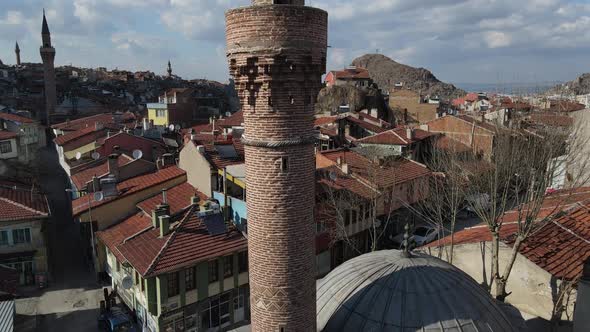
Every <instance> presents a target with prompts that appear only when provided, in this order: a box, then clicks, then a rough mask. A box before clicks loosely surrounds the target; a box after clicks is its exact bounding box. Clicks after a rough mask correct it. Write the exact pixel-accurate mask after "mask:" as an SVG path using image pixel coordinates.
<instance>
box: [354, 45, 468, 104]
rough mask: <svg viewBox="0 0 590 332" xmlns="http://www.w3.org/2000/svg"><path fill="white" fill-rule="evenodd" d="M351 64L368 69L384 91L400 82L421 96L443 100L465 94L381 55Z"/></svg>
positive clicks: (452, 86) (422, 69)
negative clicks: (433, 96) (430, 96)
mask: <svg viewBox="0 0 590 332" xmlns="http://www.w3.org/2000/svg"><path fill="white" fill-rule="evenodd" d="M352 64H353V65H355V66H359V67H363V68H366V69H368V70H369V75H371V79H372V80H373V81H374V82H375V83H377V85H378V86H379V88H381V89H382V90H384V91H391V90H392V89H393V88H394V86H395V84H396V83H398V82H402V83H404V88H409V89H410V90H413V91H416V92H418V93H421V94H423V95H427V94H429V95H438V96H440V97H441V98H442V99H445V100H449V99H453V98H456V97H460V96H464V95H465V94H466V92H465V91H463V90H461V89H458V88H456V87H455V86H454V85H452V84H448V83H444V82H441V81H440V80H438V79H437V78H436V76H434V75H433V74H432V73H431V72H430V71H429V70H427V69H424V68H414V67H411V66H407V65H404V64H401V63H397V62H395V61H393V60H392V59H390V58H388V57H386V56H384V55H381V54H366V55H363V56H361V57H359V58H356V59H354V61H353V62H352Z"/></svg>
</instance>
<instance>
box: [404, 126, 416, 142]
mask: <svg viewBox="0 0 590 332" xmlns="http://www.w3.org/2000/svg"><path fill="white" fill-rule="evenodd" d="M406 138H407V139H409V140H410V141H413V140H414V129H412V128H408V129H406Z"/></svg>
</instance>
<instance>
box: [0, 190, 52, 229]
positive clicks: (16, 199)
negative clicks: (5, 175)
mask: <svg viewBox="0 0 590 332" xmlns="http://www.w3.org/2000/svg"><path fill="white" fill-rule="evenodd" d="M49 213H50V210H49V203H48V202H47V197H45V195H43V194H41V193H39V192H37V191H34V190H33V191H31V189H28V188H23V187H19V186H12V185H10V184H8V183H4V182H0V221H14V220H25V219H35V218H45V217H48V216H49Z"/></svg>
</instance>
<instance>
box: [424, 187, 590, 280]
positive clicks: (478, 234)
mask: <svg viewBox="0 0 590 332" xmlns="http://www.w3.org/2000/svg"><path fill="white" fill-rule="evenodd" d="M561 211H565V214H561ZM516 213H517V212H516V211H510V212H508V213H507V214H506V216H505V218H504V224H503V226H502V228H501V231H500V238H501V241H502V242H504V243H506V244H508V245H512V244H513V243H514V239H515V234H516V232H517V231H518V222H517V221H516V220H518V217H517V216H516V215H515V214H516ZM551 215H552V216H554V217H552V218H547V217H549V216H551ZM537 217H538V219H539V220H542V219H545V218H547V219H545V221H543V222H542V223H540V228H539V229H537V230H535V231H534V232H532V233H531V235H530V236H529V237H528V238H527V239H526V241H525V242H524V243H523V244H522V246H521V248H520V249H519V253H520V254H521V255H523V256H524V257H526V258H527V259H529V260H530V261H531V262H533V263H535V264H536V265H537V266H539V267H540V268H542V269H543V270H545V271H547V272H549V273H550V274H551V275H553V276H555V277H557V278H565V279H567V280H575V279H576V278H577V277H579V276H580V275H581V274H582V267H583V264H584V261H585V260H586V259H587V258H588V257H590V188H578V189H575V190H569V191H560V192H557V193H554V194H551V195H548V196H547V198H546V200H545V201H544V202H543V208H542V209H541V211H540V213H539V215H538V216H537ZM491 240H492V237H491V233H490V231H489V229H488V227H487V225H485V224H480V225H477V226H475V227H471V228H466V229H464V230H462V231H459V232H457V233H455V235H454V244H455V245H460V244H468V243H479V242H489V241H491ZM450 243H451V238H450V236H448V237H445V238H443V239H440V240H439V241H435V242H433V243H430V244H428V245H427V246H426V247H438V246H441V245H442V246H444V245H449V244H450Z"/></svg>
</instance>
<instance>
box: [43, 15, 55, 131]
mask: <svg viewBox="0 0 590 332" xmlns="http://www.w3.org/2000/svg"><path fill="white" fill-rule="evenodd" d="M41 38H42V39H43V45H41V48H40V50H39V51H40V53H41V59H43V76H44V79H45V113H44V116H42V117H40V119H41V120H44V121H46V124H47V125H48V126H49V125H51V123H50V115H51V113H53V112H54V111H55V107H56V105H57V97H56V91H55V68H54V65H53V60H54V59H55V48H53V46H51V34H50V33H49V27H48V26H47V19H46V18H45V10H43V28H42V29H41Z"/></svg>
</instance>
